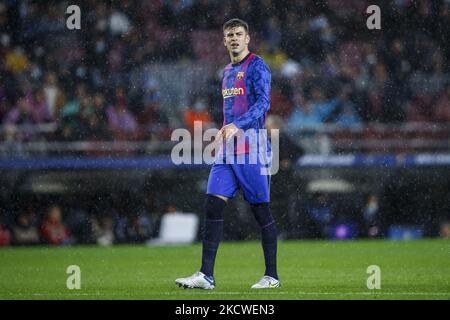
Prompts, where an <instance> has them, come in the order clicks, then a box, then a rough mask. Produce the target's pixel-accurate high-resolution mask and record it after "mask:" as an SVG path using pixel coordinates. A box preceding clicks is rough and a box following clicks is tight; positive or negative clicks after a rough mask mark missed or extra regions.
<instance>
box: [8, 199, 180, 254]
mask: <svg viewBox="0 0 450 320" xmlns="http://www.w3.org/2000/svg"><path fill="white" fill-rule="evenodd" d="M135 209H136V208H135ZM176 210H177V209H176V208H175V207H174V206H173V205H171V206H169V207H168V208H167V210H166V211H167V213H171V212H176ZM158 222H159V221H158V217H155V216H154V214H153V213H150V212H148V211H147V210H146V208H138V209H136V211H132V210H131V209H130V208H128V209H126V208H124V207H123V206H118V207H115V208H108V209H106V208H104V210H100V211H98V212H97V211H95V212H94V211H92V210H86V209H83V208H77V207H74V206H72V207H70V206H63V205H60V204H56V203H55V204H51V205H49V206H45V205H44V203H43V202H40V203H39V202H29V203H28V204H27V205H23V206H21V207H20V208H17V209H16V210H14V209H12V208H10V207H9V208H8V209H7V210H6V209H1V208H0V246H7V245H19V246H20V245H37V244H49V245H74V244H100V245H112V244H118V243H144V242H146V241H147V240H150V239H152V238H154V237H155V235H157V234H158V229H157V228H156V226H157V225H156V224H157V223H158Z"/></svg>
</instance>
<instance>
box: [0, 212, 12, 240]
mask: <svg viewBox="0 0 450 320" xmlns="http://www.w3.org/2000/svg"><path fill="white" fill-rule="evenodd" d="M10 244H11V232H10V231H9V229H8V228H7V227H6V224H5V219H4V215H3V210H2V209H1V208H0V247H2V246H9V245H10Z"/></svg>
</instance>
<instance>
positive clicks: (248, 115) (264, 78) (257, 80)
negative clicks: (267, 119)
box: [234, 60, 272, 131]
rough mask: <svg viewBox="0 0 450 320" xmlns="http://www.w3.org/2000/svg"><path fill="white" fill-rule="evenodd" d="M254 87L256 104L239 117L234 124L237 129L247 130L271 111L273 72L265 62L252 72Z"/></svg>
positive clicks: (257, 63)
mask: <svg viewBox="0 0 450 320" xmlns="http://www.w3.org/2000/svg"><path fill="white" fill-rule="evenodd" d="M250 76H251V77H252V85H253V88H254V89H255V94H256V102H255V103H254V104H252V105H250V106H249V108H248V110H247V111H246V112H245V113H244V114H242V115H241V116H240V117H238V118H237V119H236V120H235V121H234V124H235V125H236V127H237V128H239V129H242V130H244V131H245V130H247V129H249V128H250V126H251V124H252V122H253V121H255V120H257V119H259V118H261V117H262V116H263V115H264V114H265V113H266V112H268V111H269V109H270V81H271V78H272V75H271V72H270V69H269V67H268V66H267V64H266V63H265V62H264V61H263V60H258V61H256V62H255V65H254V66H253V70H251V74H250Z"/></svg>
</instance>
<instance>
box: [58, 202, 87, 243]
mask: <svg viewBox="0 0 450 320" xmlns="http://www.w3.org/2000/svg"><path fill="white" fill-rule="evenodd" d="M65 225H66V227H67V228H68V230H70V235H71V236H72V238H73V241H74V242H76V243H92V242H93V239H92V223H91V220H90V217H89V215H88V213H87V212H86V211H85V210H84V209H82V208H81V207H80V206H79V205H72V206H71V209H70V211H69V214H68V215H67V218H66V219H65Z"/></svg>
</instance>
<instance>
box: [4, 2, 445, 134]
mask: <svg viewBox="0 0 450 320" xmlns="http://www.w3.org/2000/svg"><path fill="white" fill-rule="evenodd" d="M370 4H371V3H369V2H367V1H361V0H330V1H306V0H296V1H287V0H286V1H275V0H240V1H207V0H183V1H182V0H154V1H133V0H125V1H116V2H108V1H94V0H90V1H84V2H83V4H82V5H80V6H81V21H82V28H81V30H73V31H71V30H68V29H67V28H66V19H67V17H68V14H66V13H65V11H66V8H67V7H68V5H69V3H68V2H67V1H43V2H42V1H39V2H37V1H27V0H22V1H8V0H7V1H2V2H1V3H0V60H1V63H0V123H1V124H3V127H4V128H6V129H5V130H3V131H2V140H8V139H10V140H11V139H13V140H14V139H16V140H25V141H27V140H39V139H41V138H43V137H45V138H46V139H50V140H61V141H78V140H112V139H116V140H123V139H126V140H144V139H145V140H156V141H159V140H168V139H170V133H171V129H172V127H173V123H182V124H183V123H184V126H185V127H190V126H192V124H193V121H195V120H201V121H204V122H208V123H209V124H210V125H211V126H213V125H216V126H220V124H221V122H222V119H221V116H222V110H221V105H222V104H221V95H220V81H221V79H220V78H221V68H223V66H224V65H225V64H227V63H228V61H229V58H228V57H227V54H226V51H225V48H224V47H223V46H222V45H221V41H222V40H221V37H222V34H221V26H222V24H223V23H224V22H225V21H226V20H227V19H230V18H232V17H239V18H242V19H244V20H246V21H247V22H248V23H249V25H250V34H251V37H252V42H251V49H252V50H253V51H255V52H256V53H257V54H259V55H261V56H262V57H263V58H264V59H265V60H266V61H267V62H268V64H269V65H270V67H271V69H272V72H273V84H272V101H271V113H272V114H274V115H279V116H281V117H282V119H283V121H285V123H286V125H287V126H286V128H287V129H289V130H291V131H292V132H296V131H297V130H299V129H302V128H315V127H316V126H318V125H321V124H323V123H333V124H335V125H337V126H338V127H343V128H358V127H361V126H364V125H365V124H366V123H371V122H376V123H392V122H395V123H398V122H402V123H403V122H408V121H411V122H429V123H436V122H444V123H445V122H450V78H449V62H450V59H449V52H450V51H449V50H450V37H449V35H450V28H449V27H448V26H449V24H450V1H448V0H436V1H432V0H423V1H411V0H398V1H394V2H392V1H386V2H385V3H384V5H383V2H382V4H381V5H380V6H381V17H382V22H381V25H382V29H381V30H368V29H367V27H366V19H367V18H368V16H369V15H368V14H367V13H366V8H367V6H368V5H370ZM159 63H179V64H190V63H191V64H203V65H206V64H210V65H212V66H214V68H212V70H215V72H212V74H205V75H204V76H205V77H207V78H208V79H211V80H210V82H211V83H210V85H208V86H206V87H205V88H195V90H194V91H193V92H192V99H191V101H186V102H185V103H186V105H184V106H177V108H175V110H174V111H173V110H171V109H169V108H168V106H167V104H166V97H165V96H164V95H162V94H161V90H160V88H161V84H160V83H158V81H156V80H155V78H154V77H152V76H151V75H148V74H143V75H142V79H140V81H135V79H132V77H131V74H132V71H135V70H140V69H143V68H144V66H146V65H149V64H159ZM179 80H180V79H173V81H174V83H176V82H177V81H179ZM173 87H174V89H173V94H177V92H176V85H174V86H173ZM169 110H170V111H171V112H168V111H169ZM173 117H175V118H177V119H178V120H180V121H179V122H177V121H172V118H173ZM46 123H52V124H55V125H56V129H55V130H50V131H49V132H50V133H46V134H44V135H43V134H42V132H41V133H36V132H35V131H29V132H27V131H25V132H24V131H17V130H15V129H14V128H15V126H16V125H26V124H46Z"/></svg>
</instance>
